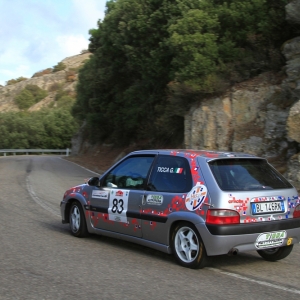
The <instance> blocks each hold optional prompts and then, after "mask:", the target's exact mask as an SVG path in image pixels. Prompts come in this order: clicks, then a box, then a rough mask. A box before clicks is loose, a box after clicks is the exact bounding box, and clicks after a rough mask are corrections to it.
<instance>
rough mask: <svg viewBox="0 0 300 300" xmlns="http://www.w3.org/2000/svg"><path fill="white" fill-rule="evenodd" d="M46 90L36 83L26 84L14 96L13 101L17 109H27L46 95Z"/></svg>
mask: <svg viewBox="0 0 300 300" xmlns="http://www.w3.org/2000/svg"><path fill="white" fill-rule="evenodd" d="M47 94H48V93H47V91H45V90H43V89H41V88H39V87H38V86H37V85H34V84H28V85H27V86H26V87H25V88H24V89H23V90H22V91H21V92H20V93H19V94H18V95H17V96H16V97H15V103H16V104H17V106H18V107H19V109H28V108H29V107H31V106H32V105H34V104H35V103H38V102H39V101H41V100H42V99H44V98H45V97H46V96H47Z"/></svg>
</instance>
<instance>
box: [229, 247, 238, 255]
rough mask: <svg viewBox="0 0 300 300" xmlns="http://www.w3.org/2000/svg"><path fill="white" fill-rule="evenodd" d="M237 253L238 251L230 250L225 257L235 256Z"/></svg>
mask: <svg viewBox="0 0 300 300" xmlns="http://www.w3.org/2000/svg"><path fill="white" fill-rule="evenodd" d="M238 252H239V250H238V249H236V248H232V249H231V250H230V251H229V252H228V253H227V255H229V256H233V255H237V254H238Z"/></svg>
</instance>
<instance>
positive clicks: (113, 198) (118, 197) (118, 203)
mask: <svg viewBox="0 0 300 300" xmlns="http://www.w3.org/2000/svg"><path fill="white" fill-rule="evenodd" d="M128 196H129V191H127V190H112V191H111V193H110V197H109V208H108V218H109V220H110V221H115V222H121V223H127V215H126V212H127V209H128Z"/></svg>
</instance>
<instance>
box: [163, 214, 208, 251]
mask: <svg viewBox="0 0 300 300" xmlns="http://www.w3.org/2000/svg"><path fill="white" fill-rule="evenodd" d="M168 221H169V222H170V225H169V232H168V246H171V244H172V237H173V234H174V231H175V228H176V226H177V225H178V224H179V223H182V222H186V223H190V224H191V225H193V226H194V227H195V230H197V232H198V233H199V235H200V237H201V239H202V236H201V233H200V232H199V230H198V229H197V226H196V225H197V224H199V223H205V220H204V219H203V218H202V217H201V216H199V215H197V214H193V213H191V212H174V213H172V214H170V218H169V220H168Z"/></svg>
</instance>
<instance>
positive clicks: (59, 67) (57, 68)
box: [52, 62, 67, 73]
mask: <svg viewBox="0 0 300 300" xmlns="http://www.w3.org/2000/svg"><path fill="white" fill-rule="evenodd" d="M66 67H67V66H66V65H65V64H64V63H63V62H59V63H58V64H57V65H55V66H54V67H53V70H52V72H53V73H55V72H58V71H63V70H65V68H66Z"/></svg>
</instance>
